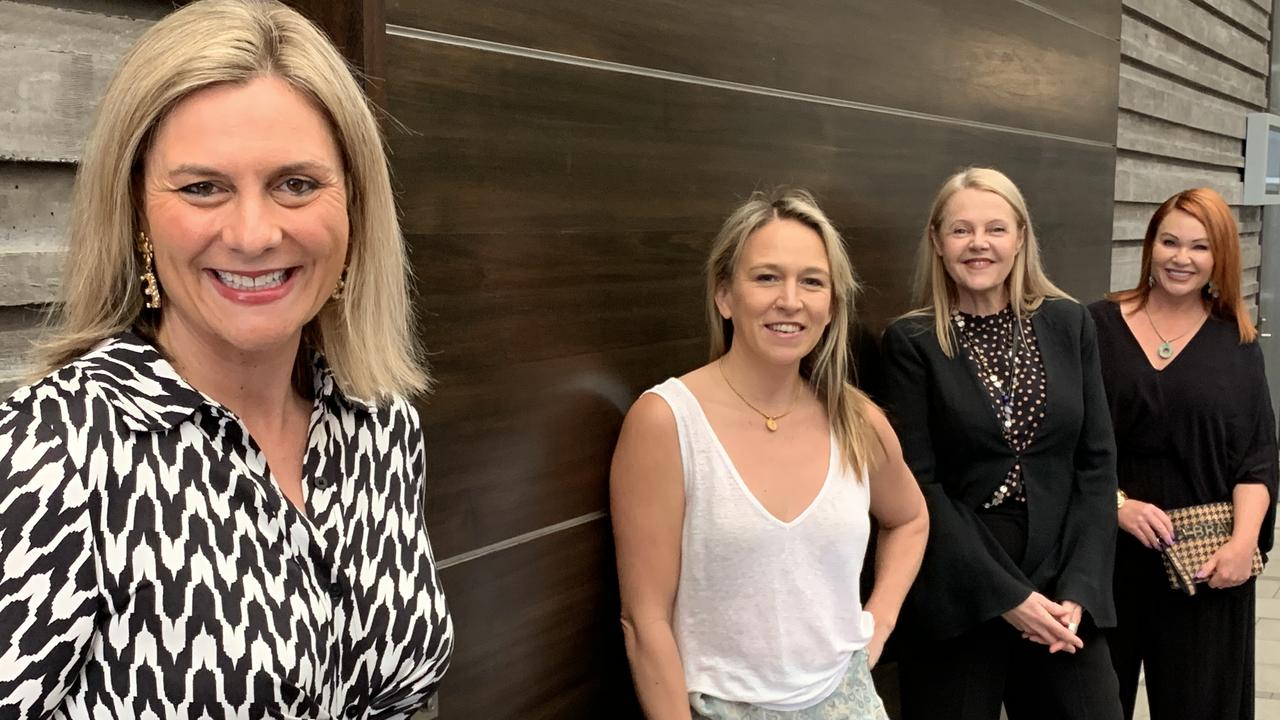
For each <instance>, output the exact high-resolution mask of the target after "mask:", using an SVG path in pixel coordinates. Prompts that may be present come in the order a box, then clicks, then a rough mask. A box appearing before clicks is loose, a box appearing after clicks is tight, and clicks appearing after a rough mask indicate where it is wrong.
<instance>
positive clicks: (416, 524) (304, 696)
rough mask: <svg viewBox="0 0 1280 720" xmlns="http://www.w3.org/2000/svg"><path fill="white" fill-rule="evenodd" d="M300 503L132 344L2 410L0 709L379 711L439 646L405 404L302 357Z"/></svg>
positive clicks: (191, 393)
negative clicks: (347, 383)
mask: <svg viewBox="0 0 1280 720" xmlns="http://www.w3.org/2000/svg"><path fill="white" fill-rule="evenodd" d="M314 396H315V400H314V406H313V410H312V414H311V422H310V427H309V431H308V439H307V449H306V455H305V457H304V459H303V471H302V480H303V495H304V499H305V509H306V512H305V513H303V512H301V511H300V510H299V509H298V508H297V507H295V506H294V505H293V504H292V503H290V502H289V501H288V500H287V499H286V498H285V497H284V495H283V494H282V493H281V491H280V489H279V487H278V485H277V484H276V482H275V480H274V479H273V478H272V477H271V475H270V470H269V469H268V467H267V465H266V459H265V457H264V456H263V454H262V452H261V450H260V449H259V448H258V446H257V444H256V443H255V442H254V440H253V438H251V437H250V436H249V434H248V431H247V430H246V429H245V426H244V425H243V423H242V422H241V421H240V420H239V419H238V418H237V417H235V416H234V415H233V414H232V413H231V412H230V411H228V410H227V409H226V408H225V407H223V406H221V405H219V404H218V403H216V402H214V401H213V400H210V399H209V398H208V397H206V396H204V395H202V394H201V393H200V392H199V391H197V390H195V389H194V388H192V387H191V386H190V385H188V384H187V383H186V382H184V381H183V380H182V379H181V378H180V377H179V376H178V374H177V373H176V372H175V371H174V369H173V367H172V366H171V365H170V364H169V363H168V362H167V361H165V360H164V358H163V357H161V356H160V354H159V353H158V352H157V351H156V349H155V348H154V347H152V346H151V345H150V344H148V343H146V342H145V341H143V340H141V339H139V338H138V337H136V336H134V335H132V334H128V333H126V334H123V335H121V336H119V337H116V338H114V339H112V340H109V341H107V342H105V343H103V344H102V345H100V346H99V347H97V348H96V349H94V350H93V351H91V352H89V353H87V354H86V355H84V356H83V357H81V358H79V359H77V360H75V361H73V362H71V363H70V364H68V365H67V366H65V367H63V368H62V369H60V370H58V371H57V372H55V373H53V374H52V375H50V376H48V377H46V378H44V379H43V380H40V381H39V382H37V383H35V384H34V385H30V386H27V387H25V388H22V389H20V390H18V391H17V392H16V393H15V394H14V395H13V396H12V397H10V398H9V399H8V400H7V401H6V402H5V403H4V404H2V405H0V717H14V716H15V714H16V717H23V718H32V717H55V718H89V717H95V718H96V717H116V718H124V717H129V718H146V717H151V718H171V717H211V718H222V717H237V718H264V717H272V718H340V717H341V718H355V717H360V718H365V717H371V718H394V717H408V715H409V714H411V713H412V712H413V711H414V710H415V709H416V708H418V707H420V706H421V705H422V704H424V703H425V701H426V699H427V697H428V696H429V695H430V693H432V692H433V691H434V689H435V687H436V685H437V683H438V682H439V680H440V678H441V676H442V675H443V674H444V671H445V668H446V667H447V665H448V660H449V655H450V652H451V650H452V647H453V627H452V624H451V622H450V619H449V615H448V612H447V610H446V608H445V602H444V595H443V593H442V591H441V588H440V582H439V579H438V577H437V575H436V570H435V565H434V561H433V559H432V555H431V547H430V544H429V543H428V540H427V531H426V527H425V524H424V516H423V508H422V498H423V483H424V467H425V461H424V455H423V446H422V433H421V429H420V425H419V421H418V416H417V413H416V412H415V411H414V409H413V407H412V406H411V405H410V404H409V403H408V402H406V401H404V400H402V399H397V400H395V401H394V402H391V403H390V404H388V405H387V406H385V407H377V406H374V405H370V404H367V403H364V402H361V401H359V400H356V399H354V398H351V397H348V396H346V395H344V394H343V393H342V392H341V390H340V389H339V388H338V387H337V385H336V383H335V382H334V379H333V376H332V374H331V373H329V372H328V370H327V369H326V368H325V367H324V364H323V361H318V362H317V366H316V372H315V373H314Z"/></svg>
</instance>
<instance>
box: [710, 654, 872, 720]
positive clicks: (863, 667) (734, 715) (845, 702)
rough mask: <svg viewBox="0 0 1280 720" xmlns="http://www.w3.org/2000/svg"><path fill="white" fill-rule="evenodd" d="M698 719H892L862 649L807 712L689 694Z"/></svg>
mask: <svg viewBox="0 0 1280 720" xmlns="http://www.w3.org/2000/svg"><path fill="white" fill-rule="evenodd" d="M689 707H690V708H691V709H692V710H693V717H694V720H888V718H889V716H888V715H886V714H885V711H884V703H883V702H881V701H880V696H879V695H878V694H876V686H875V683H874V682H872V680H871V670H870V669H869V668H868V667H867V652H866V650H859V651H858V652H856V653H854V654H853V657H852V658H850V660H849V669H848V670H847V671H846V672H845V674H844V679H843V680H841V681H840V685H839V687H837V688H836V689H835V691H834V692H832V693H831V694H830V695H828V696H827V697H826V699H825V700H823V701H822V702H820V703H818V704H817V705H813V706H811V707H807V708H804V709H803V710H766V709H764V708H762V707H759V706H756V705H748V704H747V703H740V702H730V701H728V700H721V699H719V698H714V697H711V696H710V695H705V694H703V693H689Z"/></svg>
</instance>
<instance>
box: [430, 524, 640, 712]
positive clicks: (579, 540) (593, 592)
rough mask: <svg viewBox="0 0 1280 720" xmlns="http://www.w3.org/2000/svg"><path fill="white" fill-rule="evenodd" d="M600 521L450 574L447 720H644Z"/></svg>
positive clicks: (605, 527) (605, 528)
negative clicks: (452, 640) (450, 660)
mask: <svg viewBox="0 0 1280 720" xmlns="http://www.w3.org/2000/svg"><path fill="white" fill-rule="evenodd" d="M614 572H615V571H614V564H613V543H612V540H611V535H610V530H609V521H608V520H607V519H599V520H596V521H594V522H590V523H586V524H584V525H580V526H578V527H575V528H572V529H569V530H565V531H563V532H560V533H556V534H554V535H549V536H547V537H544V538H540V539H538V540H535V541H533V542H530V543H526V544H524V545H519V546H517V547H515V548H512V549H510V550H508V551H505V552H502V553H496V554H493V555H486V556H485V557H482V558H479V559H477V560H472V561H470V562H466V563H462V564H460V565H456V566H454V567H450V568H447V569H445V570H444V571H443V572H442V573H441V582H442V583H443V584H444V588H445V593H446V594H447V595H448V599H449V605H450V612H452V613H453V619H454V623H455V626H456V635H455V637H456V639H457V644H456V646H455V650H454V656H453V664H452V666H451V667H450V669H449V672H448V673H447V674H446V675H445V679H444V682H443V683H442V684H441V687H440V694H439V707H440V717H442V718H457V719H459V720H463V719H466V720H471V719H472V718H484V719H485V720H505V719H507V718H510V719H511V720H563V719H567V718H609V720H630V719H632V718H635V719H637V720H638V719H639V718H640V713H639V711H638V709H637V706H636V703H635V699H634V695H633V693H632V690H631V684H630V680H629V676H628V671H627V665H626V656H625V654H624V653H623V648H622V631H621V625H620V624H619V615H618V596H617V587H616V585H614V584H612V583H611V582H610V580H611V579H612V578H613V576H614Z"/></svg>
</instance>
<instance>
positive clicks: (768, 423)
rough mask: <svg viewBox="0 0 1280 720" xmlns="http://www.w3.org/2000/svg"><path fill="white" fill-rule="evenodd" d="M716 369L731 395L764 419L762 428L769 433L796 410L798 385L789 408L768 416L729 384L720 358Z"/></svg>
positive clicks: (798, 397) (798, 396)
mask: <svg viewBox="0 0 1280 720" xmlns="http://www.w3.org/2000/svg"><path fill="white" fill-rule="evenodd" d="M716 367H718V368H720V377H722V378H724V384H725V385H728V386H729V389H730V390H732V391H733V394H734V395H737V396H738V399H739V400H741V401H742V402H743V404H745V405H746V406H747V407H749V408H751V409H752V410H754V411H756V412H757V413H759V415H760V417H762V418H764V426H765V427H766V428H768V430H769V432H778V421H779V420H781V419H782V418H784V417H786V416H788V415H790V414H791V411H792V410H795V409H796V401H797V400H799V399H800V386H799V385H797V386H796V394H795V397H792V398H791V407H789V408H787V411H786V412H784V413H782V414H780V415H770V414H769V413H767V412H765V411H763V410H761V409H760V408H758V407H756V406H755V405H752V404H751V401H750V400H748V399H747V398H746V397H745V396H743V394H742V393H740V392H738V388H736V387H734V386H733V383H731V382H729V376H728V375H726V374H725V372H724V358H723V357H721V359H720V360H717V361H716Z"/></svg>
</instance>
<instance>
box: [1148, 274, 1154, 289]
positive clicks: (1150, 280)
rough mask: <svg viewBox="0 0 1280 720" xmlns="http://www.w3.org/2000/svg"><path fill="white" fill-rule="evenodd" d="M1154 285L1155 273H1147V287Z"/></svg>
mask: <svg viewBox="0 0 1280 720" xmlns="http://www.w3.org/2000/svg"><path fill="white" fill-rule="evenodd" d="M1155 286H1156V276H1155V275H1148V276H1147V287H1149V288H1152V287H1155Z"/></svg>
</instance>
